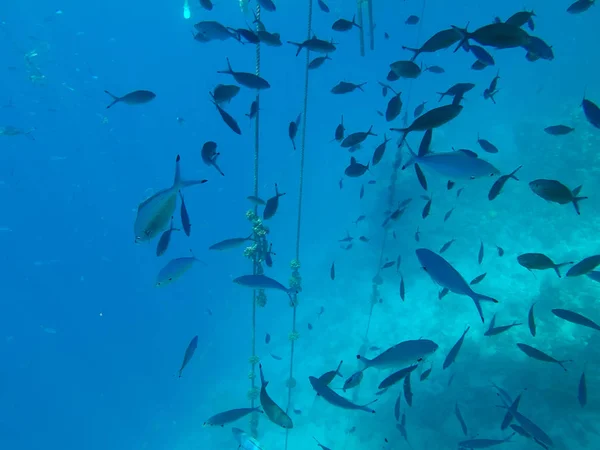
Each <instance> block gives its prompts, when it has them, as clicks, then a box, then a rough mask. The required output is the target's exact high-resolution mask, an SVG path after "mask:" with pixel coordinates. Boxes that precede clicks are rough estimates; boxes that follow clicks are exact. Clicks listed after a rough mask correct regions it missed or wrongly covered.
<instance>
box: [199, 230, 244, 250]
mask: <svg viewBox="0 0 600 450" xmlns="http://www.w3.org/2000/svg"><path fill="white" fill-rule="evenodd" d="M252 236H253V234H251V235H250V236H248V237H245V238H231V239H225V240H223V241H220V242H217V243H216V244H213V245H211V246H210V247H208V249H209V250H231V249H232V248H237V247H240V246H242V245H244V243H245V242H247V241H251V240H252Z"/></svg>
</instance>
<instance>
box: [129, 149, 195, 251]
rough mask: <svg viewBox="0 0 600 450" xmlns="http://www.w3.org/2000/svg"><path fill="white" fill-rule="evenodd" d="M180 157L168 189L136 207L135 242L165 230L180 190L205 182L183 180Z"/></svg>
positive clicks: (152, 236) (150, 237)
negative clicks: (171, 183)
mask: <svg viewBox="0 0 600 450" xmlns="http://www.w3.org/2000/svg"><path fill="white" fill-rule="evenodd" d="M180 159H181V158H180V157H179V155H177V159H176V160H175V178H174V180H173V185H172V186H171V187H170V188H167V189H163V190H161V191H159V192H157V193H156V194H154V195H153V196H152V197H150V198H148V199H146V200H144V201H143V202H142V203H140V205H139V206H138V210H137V215H136V218H135V223H134V225H133V232H134V235H135V242H136V243H138V242H145V241H149V240H151V239H153V238H154V237H155V236H158V234H159V233H161V232H162V231H164V230H165V229H167V227H168V226H169V223H170V220H171V217H172V216H173V213H174V212H175V207H176V204H177V192H178V191H179V190H180V189H183V188H186V187H189V186H194V185H196V184H203V183H206V181H207V180H191V181H188V180H183V179H182V178H181V172H180V165H179V162H180Z"/></svg>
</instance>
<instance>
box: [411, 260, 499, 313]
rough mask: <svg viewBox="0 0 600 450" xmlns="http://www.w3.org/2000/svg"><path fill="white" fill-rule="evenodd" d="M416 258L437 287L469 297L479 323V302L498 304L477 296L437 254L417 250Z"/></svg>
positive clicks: (480, 295) (484, 296)
mask: <svg viewBox="0 0 600 450" xmlns="http://www.w3.org/2000/svg"><path fill="white" fill-rule="evenodd" d="M416 253H417V258H418V259H419V262H420V263H421V267H423V269H425V271H426V272H427V274H428V275H429V276H430V277H431V279H432V280H433V281H434V282H435V283H436V284H437V285H439V286H441V287H443V288H447V289H448V290H449V291H451V292H454V293H455V294H459V295H466V296H468V297H471V299H472V300H473V302H474V303H475V307H476V308H477V312H478V313H479V317H481V321H482V322H485V319H484V317H483V311H482V309H481V304H480V302H481V301H489V302H494V303H498V300H496V299H494V298H492V297H488V296H487V295H482V294H478V293H477V292H475V291H473V289H471V287H470V286H469V283H467V282H466V281H465V279H464V278H463V277H462V275H461V274H460V273H458V271H457V270H456V269H455V268H454V267H452V265H451V264H450V263H449V262H448V261H446V260H445V259H444V258H442V257H441V256H440V255H438V254H437V253H434V252H432V251H431V250H428V249H426V248H419V249H417V251H416Z"/></svg>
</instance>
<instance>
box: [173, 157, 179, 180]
mask: <svg viewBox="0 0 600 450" xmlns="http://www.w3.org/2000/svg"><path fill="white" fill-rule="evenodd" d="M180 162H181V156H179V155H177V158H175V177H174V179H173V186H179V185H180V184H181V164H180Z"/></svg>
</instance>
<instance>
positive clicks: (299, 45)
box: [287, 41, 302, 56]
mask: <svg viewBox="0 0 600 450" xmlns="http://www.w3.org/2000/svg"><path fill="white" fill-rule="evenodd" d="M287 43H288V44H292V45H295V46H296V47H298V49H297V50H296V56H298V55H299V54H300V52H301V51H302V44H300V43H298V42H293V41H287Z"/></svg>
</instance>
